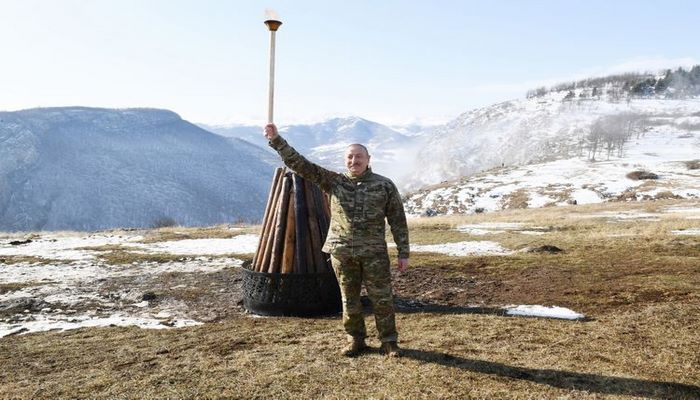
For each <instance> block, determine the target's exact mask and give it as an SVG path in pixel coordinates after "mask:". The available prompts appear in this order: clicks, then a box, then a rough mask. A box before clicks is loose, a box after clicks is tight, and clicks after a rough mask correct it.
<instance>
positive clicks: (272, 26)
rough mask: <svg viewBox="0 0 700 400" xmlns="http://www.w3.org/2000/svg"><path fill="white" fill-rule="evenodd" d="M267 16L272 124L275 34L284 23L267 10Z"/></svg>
mask: <svg viewBox="0 0 700 400" xmlns="http://www.w3.org/2000/svg"><path fill="white" fill-rule="evenodd" d="M265 14H266V15H267V17H268V19H267V20H266V21H265V25H267V29H269V30H270V83H269V90H268V97H267V99H268V103H267V123H268V124H271V123H272V122H273V121H272V115H273V110H274V98H275V34H276V33H277V29H279V27H280V25H282V21H280V20H279V18H278V17H277V15H276V14H275V12H274V11H272V10H266V12H265Z"/></svg>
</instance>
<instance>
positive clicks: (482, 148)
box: [0, 68, 700, 231]
mask: <svg viewBox="0 0 700 400" xmlns="http://www.w3.org/2000/svg"><path fill="white" fill-rule="evenodd" d="M691 72H692V73H684V72H683V71H682V70H679V71H676V72H674V73H671V72H669V71H666V73H661V74H659V75H657V76H654V75H649V74H646V75H630V74H626V75H620V76H611V77H606V78H599V79H589V80H584V81H580V82H573V83H567V84H562V85H558V86H556V87H553V88H550V89H545V88H539V89H537V90H533V91H531V92H528V94H527V96H526V97H525V98H522V99H516V100H512V101H506V102H503V103H499V104H494V105H491V106H488V107H483V108H479V109H475V110H470V111H467V112H465V113H463V114H462V115H460V116H458V117H457V118H455V119H454V120H452V121H450V122H448V123H447V124H445V125H442V126H437V127H420V126H415V125H414V126H410V127H388V126H385V125H382V124H379V123H376V122H373V121H369V120H366V119H363V118H361V117H346V118H333V119H330V120H327V121H324V122H320V123H316V124H308V125H288V126H280V132H281V134H282V135H283V136H284V137H285V138H286V139H287V140H288V141H289V143H290V144H291V145H292V146H294V147H295V148H296V149H297V150H299V151H300V152H301V153H302V154H304V155H306V156H307V158H309V159H310V160H312V161H315V162H317V163H319V164H321V165H323V166H325V167H327V168H330V169H333V170H337V171H343V170H344V169H345V167H344V164H343V152H344V149H345V148H346V146H347V145H349V144H351V143H363V144H365V145H367V147H368V148H369V150H370V153H371V155H372V159H371V166H372V167H373V170H374V171H375V172H377V173H379V174H382V175H385V176H388V177H390V178H392V179H393V180H394V181H395V182H396V183H397V186H399V188H400V190H401V191H402V193H403V194H404V196H405V205H406V208H407V211H408V212H409V213H410V214H415V215H420V214H423V215H426V214H427V215H434V214H449V213H469V212H482V211H492V210H499V209H505V208H515V207H539V206H547V205H558V204H567V203H568V204H571V203H577V204H582V203H588V202H598V201H608V200H616V199H617V200H633V199H648V198H677V197H683V198H700V183H699V182H700V173H699V171H700V169H699V168H698V164H700V98H699V97H698V94H697V93H696V92H697V91H698V90H700V89H698V88H700V68H694V69H693V70H691ZM679 82H680V83H681V84H683V85H685V86H682V87H681V86H678V85H679ZM212 132H215V133H212ZM278 165H280V160H279V157H278V156H277V155H276V154H275V153H274V151H272V150H271V149H270V148H269V146H267V141H266V139H265V138H264V137H263V135H262V127H261V126H242V125H241V126H203V125H201V126H196V125H194V124H192V123H190V122H187V121H185V120H183V119H182V118H180V117H179V116H178V115H177V114H175V113H174V112H171V111H167V110H157V109H122V110H114V109H99V108H86V107H63V108H40V109H31V110H23V111H15V112H0V230H9V231H24V230H61V229H74V230H97V229H108V228H114V227H148V226H158V225H162V224H180V225H186V226H192V225H211V224H217V223H227V222H234V221H251V222H253V221H258V220H260V219H261V218H262V213H263V208H264V205H265V204H264V203H265V201H266V197H267V191H268V190H269V185H270V178H271V175H272V171H273V169H274V167H275V166H278ZM650 177H654V178H650Z"/></svg>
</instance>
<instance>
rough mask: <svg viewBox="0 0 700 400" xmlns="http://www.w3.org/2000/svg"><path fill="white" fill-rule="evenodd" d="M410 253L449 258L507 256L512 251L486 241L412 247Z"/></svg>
mask: <svg viewBox="0 0 700 400" xmlns="http://www.w3.org/2000/svg"><path fill="white" fill-rule="evenodd" d="M411 251H414V252H418V253H441V254H447V255H450V256H455V257H460V256H479V255H508V254H513V252H512V251H510V250H508V249H505V248H503V247H502V246H501V245H500V244H499V243H497V242H491V241H487V240H483V241H467V242H456V243H443V244H428V245H412V246H411Z"/></svg>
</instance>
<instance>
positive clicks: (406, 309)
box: [363, 297, 593, 322]
mask: <svg viewBox="0 0 700 400" xmlns="http://www.w3.org/2000/svg"><path fill="white" fill-rule="evenodd" d="M365 302H366V303H367V304H366V305H367V306H369V305H370V303H371V302H370V301H369V299H366V300H365V299H363V304H365ZM394 307H395V309H396V312H397V313H402V314H414V313H432V314H488V315H498V316H501V317H516V316H517V315H510V314H507V313H506V311H507V310H505V309H504V308H502V307H482V306H457V305H447V304H439V303H432V302H426V301H423V300H415V299H409V298H405V297H395V298H394ZM517 317H521V318H522V316H517ZM536 318H547V317H536ZM549 318H551V317H549ZM575 321H578V322H581V321H586V322H590V321H593V318H590V317H584V318H579V319H576V320H575Z"/></svg>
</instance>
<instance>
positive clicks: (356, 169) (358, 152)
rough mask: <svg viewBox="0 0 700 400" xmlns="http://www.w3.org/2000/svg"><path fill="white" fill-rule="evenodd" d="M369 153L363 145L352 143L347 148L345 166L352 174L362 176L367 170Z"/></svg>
mask: <svg viewBox="0 0 700 400" xmlns="http://www.w3.org/2000/svg"><path fill="white" fill-rule="evenodd" d="M368 165H369V154H367V151H366V150H365V149H364V148H363V147H362V146H356V145H350V146H348V148H347V150H345V166H346V167H347V168H348V172H350V175H352V176H360V175H362V173H363V172H365V171H366V170H367V166H368Z"/></svg>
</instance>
